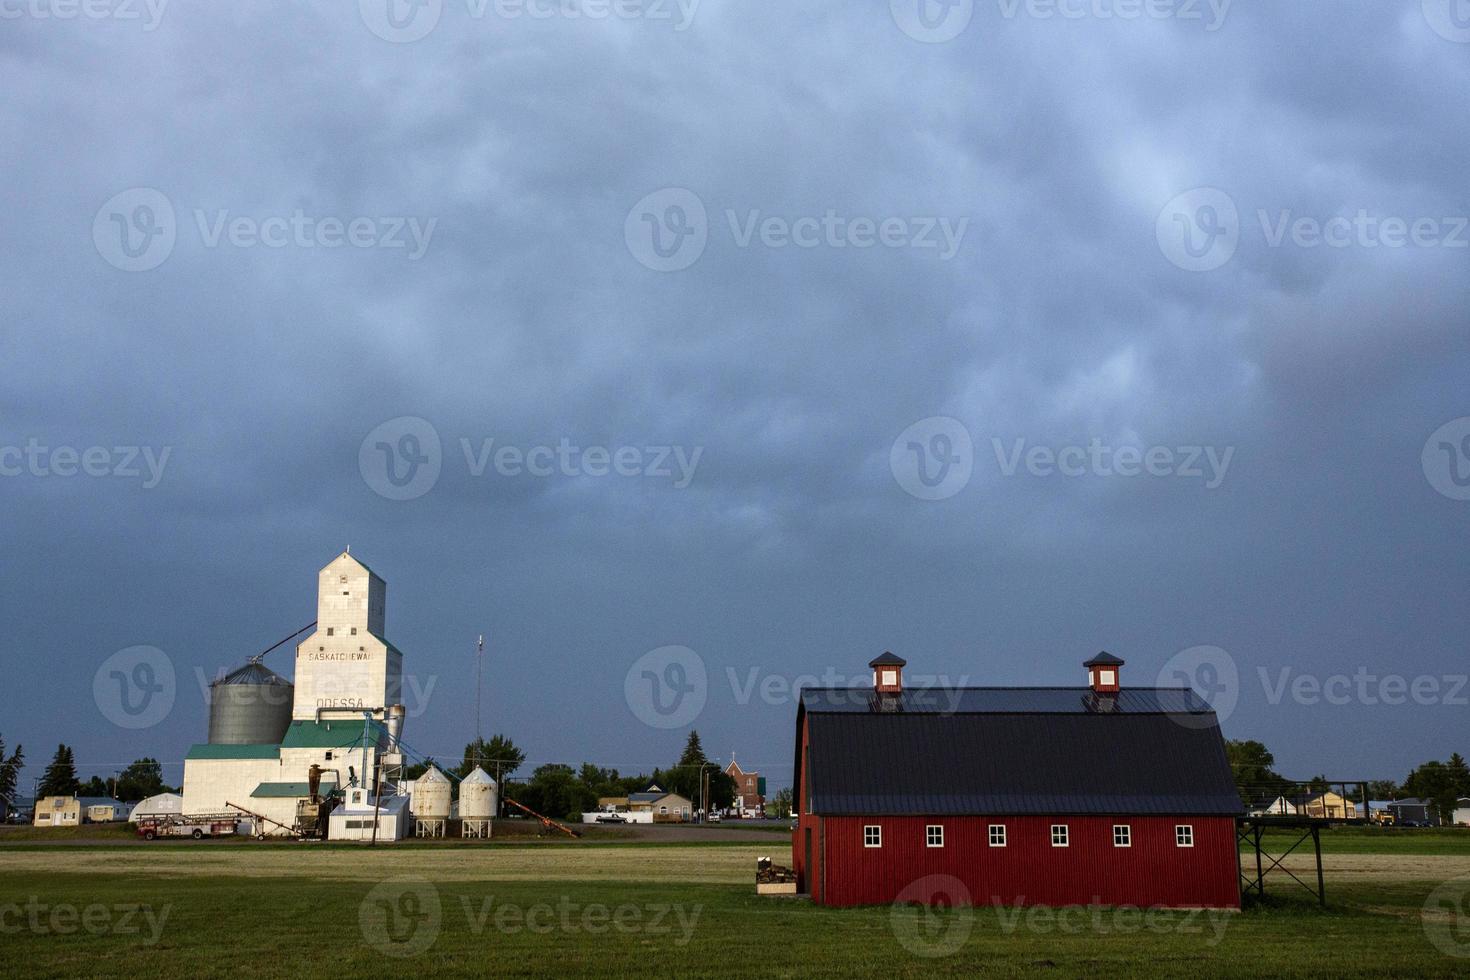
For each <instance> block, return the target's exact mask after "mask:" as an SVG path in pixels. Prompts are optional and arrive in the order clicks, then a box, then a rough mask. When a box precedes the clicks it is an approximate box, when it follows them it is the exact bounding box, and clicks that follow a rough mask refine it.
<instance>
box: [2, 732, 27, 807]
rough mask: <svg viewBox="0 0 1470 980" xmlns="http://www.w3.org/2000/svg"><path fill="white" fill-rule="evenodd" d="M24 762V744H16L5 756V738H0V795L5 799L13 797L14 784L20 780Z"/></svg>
mask: <svg viewBox="0 0 1470 980" xmlns="http://www.w3.org/2000/svg"><path fill="white" fill-rule="evenodd" d="M25 764H26V753H25V746H23V745H17V746H16V747H15V751H14V752H12V753H11V754H10V755H9V756H6V754H5V739H3V738H0V796H3V797H5V798H6V799H7V800H14V799H15V789H16V784H17V783H18V782H19V780H20V771H21V770H22V769H24V768H25Z"/></svg>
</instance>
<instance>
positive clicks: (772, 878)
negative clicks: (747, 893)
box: [755, 857, 796, 895]
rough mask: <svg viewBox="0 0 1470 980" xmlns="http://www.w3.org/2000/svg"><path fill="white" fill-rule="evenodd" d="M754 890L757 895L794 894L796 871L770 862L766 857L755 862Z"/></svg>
mask: <svg viewBox="0 0 1470 980" xmlns="http://www.w3.org/2000/svg"><path fill="white" fill-rule="evenodd" d="M755 890H756V893H757V894H759V895H795V894H796V872H795V871H792V870H791V869H790V868H783V867H781V866H780V865H779V864H772V863H771V859H770V858H768V857H763V858H758V859H757V860H756V862H755Z"/></svg>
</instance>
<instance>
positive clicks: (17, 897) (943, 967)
mask: <svg viewBox="0 0 1470 980" xmlns="http://www.w3.org/2000/svg"><path fill="white" fill-rule="evenodd" d="M66 850H70V849H66ZM620 850H621V849H620ZM657 854H658V851H657V850H651V851H649V860H650V861H657V860H658V858H657ZM404 856H405V857H406V858H411V856H412V855H411V854H409V853H408V852H404ZM99 863H101V864H102V865H103V866H105V859H103V860H102V861H100V862H99ZM402 873H403V874H404V875H406V876H409V879H410V880H407V881H396V880H390V881H388V882H387V883H386V884H384V883H374V882H372V881H324V880H320V879H317V878H312V877H270V878H257V877H234V876H230V877H219V876H215V875H201V876H173V877H167V878H165V877H155V876H152V875H148V874H139V873H136V872H135V873H132V874H129V875H121V874H114V873H75V872H69V873H54V872H40V871H34V870H19V871H16V870H12V869H9V868H6V869H3V872H0V930H3V933H0V934H3V939H0V946H3V948H4V951H5V956H4V962H5V964H6V965H5V975H6V976H10V977H72V976H78V975H107V976H119V977H135V976H136V977H154V978H168V977H242V978H243V977H275V976H298V975H302V974H306V973H319V974H325V973H330V974H333V975H342V974H346V973H352V974H357V975H364V976H366V975H370V971H371V973H372V974H375V975H381V974H384V973H388V972H391V973H394V974H397V973H402V974H404V975H426V974H433V975H437V976H445V977H455V976H486V975H495V976H504V975H532V974H544V973H553V974H557V975H597V976H600V977H616V976H626V975H631V974H634V973H646V972H659V973H669V974H672V975H700V976H715V975H719V976H727V977H728V976H730V975H731V965H732V964H733V963H743V964H746V965H747V969H746V970H744V971H742V972H743V974H744V975H759V976H773V975H774V976H798V975H800V976H809V975H814V974H826V975H834V976H913V977H920V976H924V977H928V976H934V975H965V974H974V973H977V972H982V971H984V972H997V973H1001V974H1008V975H1009V974H1030V973H1045V974H1048V975H1052V976H1069V975H1078V974H1081V973H1084V972H1086V973H1103V974H1106V975H1117V974H1124V975H1138V976H1158V975H1166V976H1190V977H1193V978H1199V977H1204V976H1209V977H1213V976H1221V975H1225V976H1273V975H1309V974H1316V975H1321V974H1322V973H1323V972H1324V970H1326V972H1328V973H1331V974H1332V975H1334V976H1366V975H1377V976H1425V977H1430V976H1446V977H1448V976H1465V975H1466V974H1467V972H1470V959H1454V958H1451V957H1448V956H1446V955H1445V954H1444V953H1443V952H1441V951H1440V950H1439V949H1437V948H1436V947H1435V945H1434V944H1433V943H1432V942H1431V941H1430V938H1429V937H1428V935H1427V934H1426V930H1425V926H1424V922H1423V913H1422V909H1423V907H1424V904H1425V899H1426V896H1427V895H1428V894H1429V892H1430V890H1431V889H1432V888H1433V887H1434V885H1435V883H1433V882H1422V883H1421V882H1404V883H1382V884H1339V885H1336V886H1334V887H1333V888H1332V900H1333V905H1332V907H1331V908H1330V909H1329V910H1327V911H1326V912H1323V911H1320V910H1318V909H1317V908H1316V906H1315V905H1314V904H1313V903H1312V902H1311V900H1310V899H1307V898H1306V897H1305V895H1303V898H1302V899H1301V900H1297V899H1296V898H1294V897H1288V894H1289V893H1288V892H1287V891H1286V890H1285V889H1283V890H1281V892H1280V893H1279V894H1278V895H1277V896H1273V898H1272V899H1271V901H1270V902H1269V903H1267V904H1264V905H1258V906H1255V907H1253V908H1250V909H1248V910H1247V911H1246V912H1245V913H1243V914H1240V915H1233V914H1231V915H1225V914H1219V915H1215V916H1210V915H1205V914H1198V915H1191V914H1188V913H1160V914H1156V915H1155V916H1154V918H1153V919H1152V920H1146V919H1145V918H1144V917H1143V916H1142V915H1141V914H1139V913H1131V914H1127V913H1125V914H1123V915H1122V916H1121V917H1119V916H1118V915H1116V914H1115V913H1112V912H1110V911H1108V912H1098V913H1095V914H1094V913H1091V912H1088V911H1086V910H1077V911H1075V912H1074V913H1072V914H1071V915H1070V916H1069V917H1067V918H1064V919H1063V920H1061V922H1058V920H1057V919H1056V917H1055V916H1054V915H1053V914H1052V913H1049V912H1046V913H1042V912H1026V913H1013V912H997V911H995V910H976V911H967V910H961V911H946V912H940V913H925V912H920V911H918V910H913V909H903V910H899V911H897V912H894V911H892V910H890V909H888V908H886V907H885V908H870V909H852V910H830V909H820V908H815V907H813V906H811V905H809V904H806V903H804V902H801V901H797V900H789V899H763V898H758V897H757V896H755V895H754V894H753V890H752V888H751V886H749V885H735V884H694V885H687V884H680V883H672V882H663V883H652V884H642V883H632V882H623V881H601V882H591V881H583V880H577V879H576V878H574V877H568V878H567V879H565V880H555V881H491V880H480V881H475V880H458V881H441V882H438V883H434V884H429V883H427V882H423V881H413V880H411V879H412V876H413V874H414V868H413V862H412V860H407V861H405V862H403V867H402ZM563 873H567V874H573V875H574V874H575V873H576V872H575V870H574V869H568V870H567V871H565V872H563ZM137 906H144V907H146V909H147V912H146V913H145V912H142V911H138V912H128V911H126V910H127V909H128V908H134V907H137ZM58 908H59V909H61V910H62V911H61V912H59V913H58V912H56V910H57V909H58ZM53 915H59V916H60V918H55V919H53ZM124 916H127V918H126V920H125V919H124ZM150 916H151V917H150ZM72 917H74V918H75V921H73V918H72ZM1463 921H1464V920H1463V917H1462V918H1461V920H1460V923H1461V928H1462V929H1463V928H1464V925H1463ZM82 923H90V925H91V929H90V930H88V929H87V928H83V926H82ZM1455 924H1456V923H1455V921H1454V920H1453V919H1450V920H1447V921H1444V922H1442V923H1441V932H1443V933H1444V934H1446V935H1451V936H1452V935H1453V933H1452V932H1450V929H1451V928H1452V927H1453V926H1454V925H1455ZM160 927H161V928H160ZM966 928H968V930H969V931H968V934H965V933H964V930H965V929H966ZM122 929H136V930H137V931H136V932H122V931H121V930H122ZM947 938H948V939H950V940H957V942H955V943H954V945H955V946H956V947H957V948H956V950H955V951H954V952H952V953H950V954H949V955H945V956H940V957H937V958H925V957H922V956H919V955H915V951H916V950H920V951H922V950H924V949H935V948H941V947H942V946H943V944H944V942H945V940H946V939H947ZM1460 941H1461V942H1462V943H1463V944H1464V945H1466V946H1467V947H1470V935H1463V936H1461V938H1460ZM417 946H422V949H421V950H417V949H416V947H417ZM385 951H386V954H392V953H405V952H406V953H410V954H412V955H409V956H408V957H406V958H403V959H398V958H394V957H391V956H389V955H386V954H385ZM1467 952H1470V949H1467ZM1329 965H1330V968H1329Z"/></svg>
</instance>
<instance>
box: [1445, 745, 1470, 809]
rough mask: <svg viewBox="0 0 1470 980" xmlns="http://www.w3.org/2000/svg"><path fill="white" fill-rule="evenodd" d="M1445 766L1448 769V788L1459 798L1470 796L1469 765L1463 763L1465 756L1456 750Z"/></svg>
mask: <svg viewBox="0 0 1470 980" xmlns="http://www.w3.org/2000/svg"><path fill="white" fill-rule="evenodd" d="M1445 768H1446V769H1448V770H1449V773H1448V775H1449V779H1450V788H1451V789H1453V790H1454V791H1455V795H1456V796H1457V797H1460V798H1461V799H1464V798H1467V797H1470V766H1467V765H1466V764H1465V757H1464V756H1462V755H1460V753H1458V752H1456V753H1455V754H1454V755H1452V756H1450V761H1449V762H1447V763H1445Z"/></svg>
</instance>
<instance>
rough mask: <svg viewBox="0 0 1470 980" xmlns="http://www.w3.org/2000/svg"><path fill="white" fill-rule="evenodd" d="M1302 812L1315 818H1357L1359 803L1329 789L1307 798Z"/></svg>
mask: <svg viewBox="0 0 1470 980" xmlns="http://www.w3.org/2000/svg"><path fill="white" fill-rule="evenodd" d="M1319 785H1320V784H1319ZM1302 812H1303V813H1304V814H1305V815H1306V816H1308V817H1311V818H1312V819H1313V820H1356V819H1358V804H1356V803H1354V802H1353V801H1352V800H1350V799H1348V798H1347V797H1345V796H1343V795H1342V794H1341V793H1334V792H1332V791H1331V790H1329V791H1327V792H1325V793H1317V794H1315V795H1314V796H1312V798H1311V799H1309V800H1307V802H1306V803H1305V804H1304V805H1303V806H1302Z"/></svg>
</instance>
